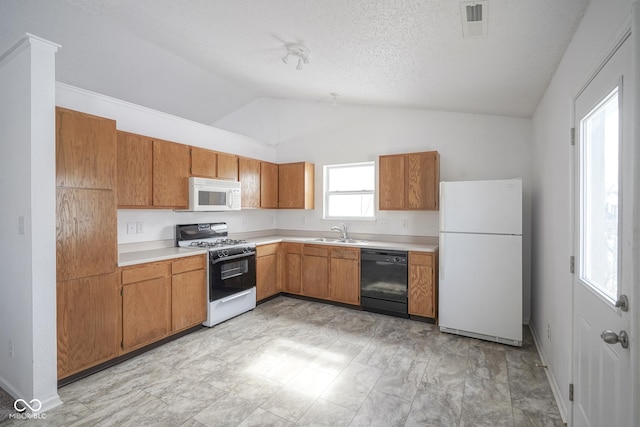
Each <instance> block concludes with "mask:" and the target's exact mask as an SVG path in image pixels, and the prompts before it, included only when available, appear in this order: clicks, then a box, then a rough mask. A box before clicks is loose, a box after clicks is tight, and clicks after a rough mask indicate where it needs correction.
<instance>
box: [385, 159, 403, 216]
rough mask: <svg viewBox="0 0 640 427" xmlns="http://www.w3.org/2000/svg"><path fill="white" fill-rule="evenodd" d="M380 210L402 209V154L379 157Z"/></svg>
mask: <svg viewBox="0 0 640 427" xmlns="http://www.w3.org/2000/svg"><path fill="white" fill-rule="evenodd" d="M379 187H380V193H379V194H380V202H379V205H380V209H381V210H384V209H387V210H391V209H403V208H404V207H405V206H404V200H405V157H404V155H402V154H399V155H392V156H380V159H379Z"/></svg>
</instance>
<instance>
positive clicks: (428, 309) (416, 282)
mask: <svg viewBox="0 0 640 427" xmlns="http://www.w3.org/2000/svg"><path fill="white" fill-rule="evenodd" d="M437 265H438V253H437V252H409V314H411V315H416V316H423V317H431V318H434V319H435V318H436V317H437V307H438V286H437V279H436V278H437Z"/></svg>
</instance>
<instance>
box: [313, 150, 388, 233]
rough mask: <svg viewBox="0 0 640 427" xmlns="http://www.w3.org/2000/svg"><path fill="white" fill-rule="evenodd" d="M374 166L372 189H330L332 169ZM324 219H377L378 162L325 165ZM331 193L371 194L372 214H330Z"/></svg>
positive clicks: (323, 189)
mask: <svg viewBox="0 0 640 427" xmlns="http://www.w3.org/2000/svg"><path fill="white" fill-rule="evenodd" d="M365 166H366V167H373V183H372V184H373V185H372V187H373V188H372V189H371V190H350V191H329V176H330V171H331V170H335V169H339V168H350V167H365ZM322 172H323V173H322V175H323V176H322V183H323V188H322V199H323V203H322V219H323V220H341V221H351V220H353V221H375V219H376V195H377V193H376V176H377V175H376V162H375V161H374V160H369V161H363V162H353V163H339V164H331V165H324V166H323V168H322ZM331 195H371V196H372V203H373V206H372V215H371V216H329V215H328V212H329V204H330V203H329V198H330V196H331Z"/></svg>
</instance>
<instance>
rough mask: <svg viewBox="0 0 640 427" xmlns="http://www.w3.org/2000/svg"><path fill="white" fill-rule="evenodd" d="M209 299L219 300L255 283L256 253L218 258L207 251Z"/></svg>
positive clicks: (249, 287)
mask: <svg viewBox="0 0 640 427" xmlns="http://www.w3.org/2000/svg"><path fill="white" fill-rule="evenodd" d="M209 260H210V261H209V301H215V300H219V299H222V298H225V297H228V296H230V295H233V294H236V293H238V292H242V291H245V290H247V289H251V288H252V287H254V286H255V285H256V254H255V252H251V253H242V254H238V255H230V256H227V257H222V258H219V257H217V255H216V254H214V253H209Z"/></svg>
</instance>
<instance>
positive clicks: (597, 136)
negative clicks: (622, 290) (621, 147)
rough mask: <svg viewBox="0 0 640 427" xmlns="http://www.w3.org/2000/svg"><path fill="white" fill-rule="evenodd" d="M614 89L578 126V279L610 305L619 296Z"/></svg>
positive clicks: (615, 97)
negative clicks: (579, 171) (579, 167)
mask: <svg viewBox="0 0 640 427" xmlns="http://www.w3.org/2000/svg"><path fill="white" fill-rule="evenodd" d="M619 125H620V120H619V115H618V89H617V88H616V89H615V90H614V91H613V92H611V93H610V94H609V96H607V97H606V98H605V99H604V100H603V101H602V102H601V103H600V104H599V105H597V106H596V107H595V108H594V109H593V110H592V111H591V112H590V113H589V114H587V115H586V116H585V117H584V118H583V119H582V120H581V123H580V126H581V141H580V143H581V144H582V147H581V153H582V158H581V163H582V164H581V177H580V194H581V206H580V209H581V212H580V215H581V220H582V227H581V228H582V229H581V232H580V234H581V235H580V249H581V254H582V256H581V259H582V268H581V279H582V280H583V281H585V282H586V283H587V284H589V285H590V286H591V287H593V288H594V289H595V290H597V291H599V292H601V293H603V294H604V295H606V296H607V297H609V298H610V299H611V300H612V301H615V300H616V299H617V296H618V268H619V266H618V218H619V215H618V174H619V171H618V163H619V157H618V144H619Z"/></svg>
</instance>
